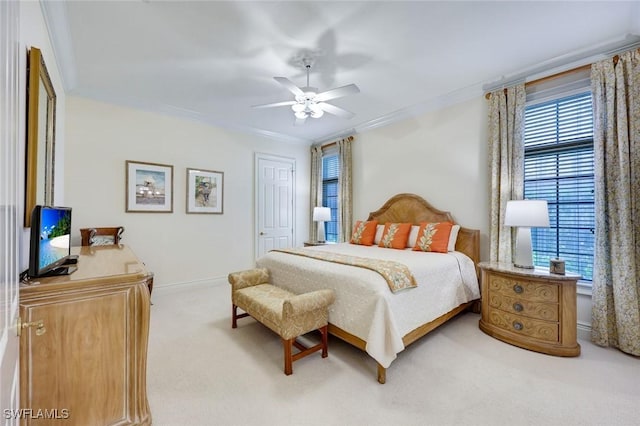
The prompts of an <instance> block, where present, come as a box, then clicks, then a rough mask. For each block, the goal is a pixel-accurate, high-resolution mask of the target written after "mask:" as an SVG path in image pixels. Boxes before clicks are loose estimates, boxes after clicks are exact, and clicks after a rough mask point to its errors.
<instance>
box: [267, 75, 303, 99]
mask: <svg viewBox="0 0 640 426" xmlns="http://www.w3.org/2000/svg"><path fill="white" fill-rule="evenodd" d="M273 79H274V80H275V81H277V82H278V83H280V84H282V85H283V86H284V87H286V88H287V89H288V90H289V91H290V92H291V93H293V94H294V95H296V96H304V92H303V91H302V90H301V89H300V88H299V87H298V86H296V85H295V84H293V82H291V80H289V79H288V78H286V77H273Z"/></svg>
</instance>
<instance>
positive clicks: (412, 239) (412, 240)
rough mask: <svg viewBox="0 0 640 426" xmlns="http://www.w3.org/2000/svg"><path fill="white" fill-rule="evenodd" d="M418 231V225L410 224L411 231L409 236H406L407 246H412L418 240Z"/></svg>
mask: <svg viewBox="0 0 640 426" xmlns="http://www.w3.org/2000/svg"><path fill="white" fill-rule="evenodd" d="M418 232H420V225H411V231H410V232H409V238H407V248H414V247H415V246H416V242H417V241H418Z"/></svg>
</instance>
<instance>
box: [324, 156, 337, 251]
mask: <svg viewBox="0 0 640 426" xmlns="http://www.w3.org/2000/svg"><path fill="white" fill-rule="evenodd" d="M339 173H340V168H339V161H338V156H337V155H328V156H326V155H325V156H323V157H322V205H323V206H324V207H329V208H330V209H331V221H330V222H325V225H324V226H325V234H326V238H327V241H333V242H335V241H337V240H338V175H339Z"/></svg>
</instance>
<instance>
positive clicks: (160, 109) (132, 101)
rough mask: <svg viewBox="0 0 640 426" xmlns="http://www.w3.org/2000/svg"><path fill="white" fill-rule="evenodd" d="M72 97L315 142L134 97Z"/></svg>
mask: <svg viewBox="0 0 640 426" xmlns="http://www.w3.org/2000/svg"><path fill="white" fill-rule="evenodd" d="M71 95H72V96H77V97H81V98H87V99H90V100H94V101H99V102H104V103H107V104H110V105H119V106H122V107H128V108H132V109H136V110H139V111H145V112H151V113H156V114H164V115H168V116H171V117H178V118H183V119H187V120H191V121H195V122H198V123H203V124H208V125H211V126H214V127H218V128H221V129H224V130H228V131H234V132H238V133H244V134H253V135H256V136H261V137H264V138H267V139H273V140H276V141H278V142H285V143H291V144H298V145H299V144H305V145H311V143H312V142H313V141H312V140H310V139H304V138H297V137H294V136H289V135H285V134H283V133H278V132H272V131H270V130H264V129H258V128H254V127H250V126H244V125H240V124H233V123H226V122H221V121H218V120H214V119H212V118H211V117H210V116H208V115H206V114H203V113H201V112H197V111H193V110H189V109H186V108H180V107H176V106H174V105H170V104H155V103H152V102H149V101H146V100H141V99H139V98H134V97H123V96H112V95H105V94H103V93H98V92H93V91H90V90H76V91H74V92H72V93H71Z"/></svg>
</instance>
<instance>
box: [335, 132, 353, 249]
mask: <svg viewBox="0 0 640 426" xmlns="http://www.w3.org/2000/svg"><path fill="white" fill-rule="evenodd" d="M351 142H353V136H349V137H348V138H345V139H342V140H339V141H338V142H337V145H338V157H339V160H338V161H339V163H340V174H339V175H338V205H339V208H338V242H345V241H349V240H350V239H351V231H352V228H353V184H352V181H351V175H352V172H351V170H352V160H351Z"/></svg>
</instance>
